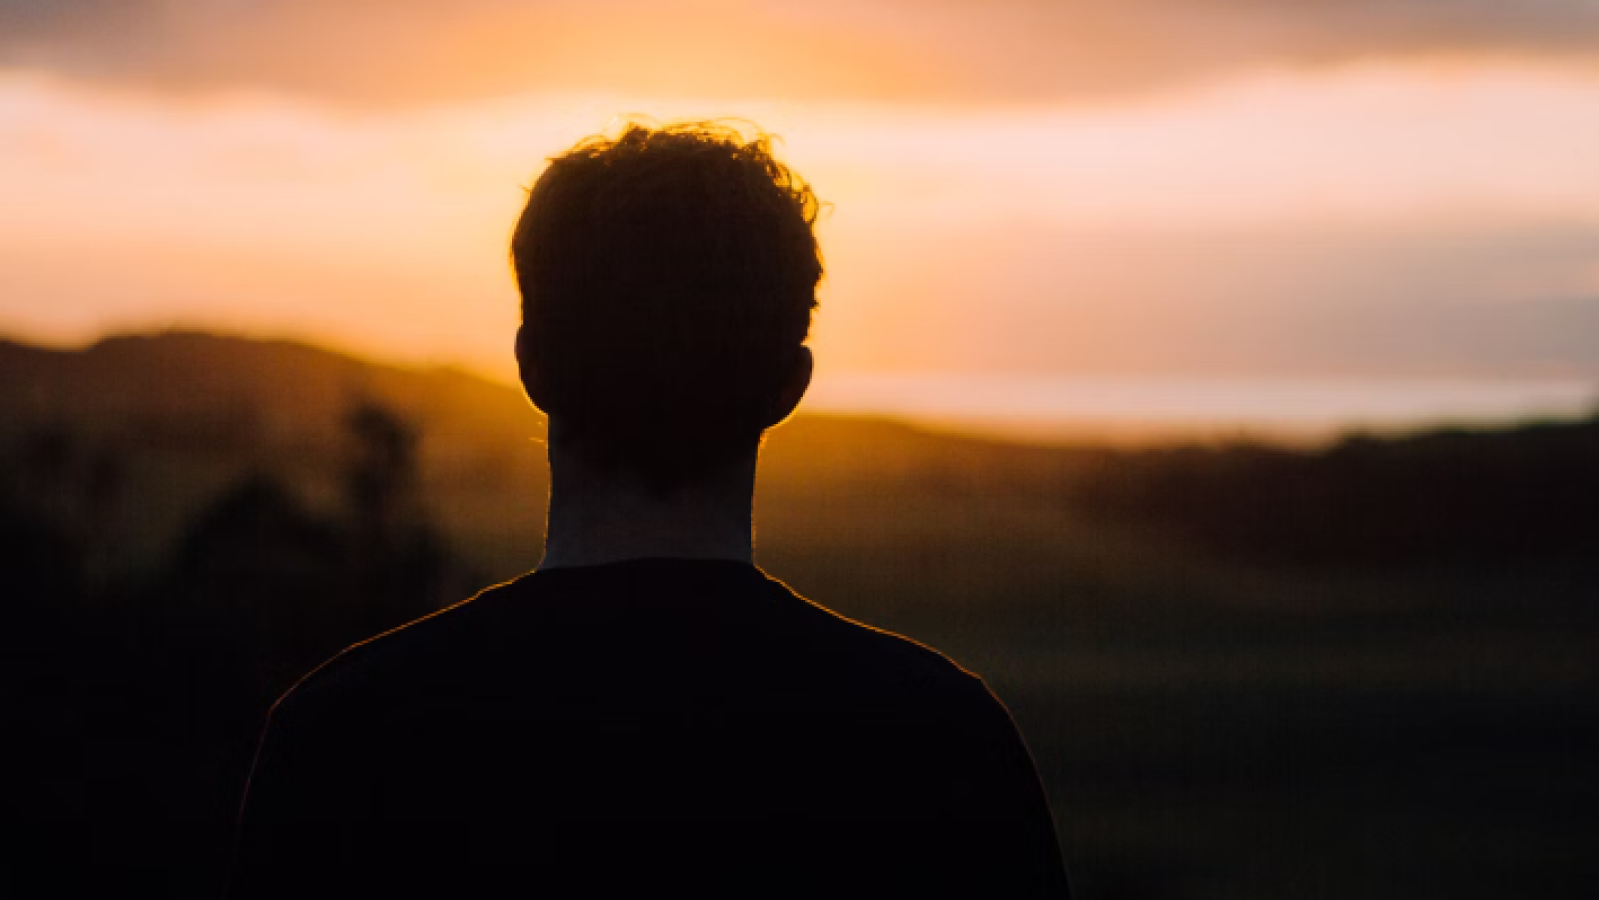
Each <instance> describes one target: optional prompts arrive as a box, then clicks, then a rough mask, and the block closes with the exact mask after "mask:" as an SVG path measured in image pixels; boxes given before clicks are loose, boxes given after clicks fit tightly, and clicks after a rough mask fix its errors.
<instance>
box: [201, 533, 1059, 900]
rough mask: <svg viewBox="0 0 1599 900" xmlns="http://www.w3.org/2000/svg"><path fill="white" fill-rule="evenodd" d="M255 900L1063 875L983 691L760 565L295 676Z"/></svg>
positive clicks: (262, 836) (859, 885)
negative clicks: (803, 593) (768, 573)
mask: <svg viewBox="0 0 1599 900" xmlns="http://www.w3.org/2000/svg"><path fill="white" fill-rule="evenodd" d="M231 880H232V885H231V892H232V895H233V896H235V897H237V898H254V897H266V896H272V897H278V896H282V897H288V896H294V897H306V896H320V895H334V894H338V895H342V896H351V895H363V894H365V895H373V896H377V895H380V894H381V895H387V896H394V895H396V894H411V895H420V894H424V893H431V892H439V893H438V895H439V896H455V897H461V896H472V895H473V892H481V893H482V894H483V895H485V896H522V895H546V896H585V895H588V896H624V895H628V896H632V895H638V894H646V893H647V894H668V895H674V894H678V893H685V894H686V895H688V896H704V895H726V896H751V897H755V896H774V895H827V896H904V895H912V894H920V895H924V896H925V895H936V896H957V895H974V896H990V897H998V896H1018V897H1020V896H1027V897H1033V896H1038V897H1063V896H1065V895H1066V893H1067V890H1066V881H1065V874H1064V870H1063V868H1062V865H1061V861H1060V855H1059V850H1058V847H1057V845H1056V843H1055V834H1054V828H1053V824H1052V821H1051V819H1050V814H1049V810H1048V808H1047V805H1046V803H1045V800H1044V795H1043V792H1042V790H1041V789H1040V786H1039V782H1038V778H1037V775H1036V773H1035V771H1034V768H1033V764H1032V760H1031V759H1030V758H1029V756H1028V754H1027V750H1026V748H1025V747H1024V746H1023V744H1022V742H1021V739H1020V737H1019V736H1018V734H1017V732H1016V728H1015V726H1014V725H1013V724H1012V722H1011V719H1010V716H1009V714H1008V713H1007V712H1006V710H1005V708H1004V707H1003V706H1002V705H1001V704H1000V703H999V701H997V700H996V699H995V698H994V696H993V695H992V694H991V693H989V691H988V689H987V688H986V687H985V686H984V685H983V683H982V681H981V680H979V679H978V678H977V677H976V676H974V675H972V674H970V673H968V672H966V671H965V670H963V669H961V668H960V667H958V666H956V665H955V664H954V663H952V662H950V661H949V660H948V659H947V658H945V657H944V656H942V655H940V654H939V653H937V652H936V651H933V650H931V649H929V648H927V647H924V646H922V645H920V644H917V643H915V642H913V641H910V640H907V639H905V638H902V637H899V636H897V635H893V634H890V633H887V632H884V631H879V630H876V629H872V628H869V627H866V626H864V625H860V624H858V623H856V622H852V621H850V620H849V619H845V618H843V617H841V616H838V615H836V614H834V613H832V612H829V611H828V610H826V609H823V608H821V607H819V606H817V605H815V604H812V603H810V602H808V601H806V600H804V599H803V598H801V597H799V596H797V595H795V594H794V593H793V592H792V591H790V590H789V589H788V588H787V587H785V586H784V585H782V584H781V583H779V582H777V581H774V580H771V579H769V578H767V577H766V576H765V575H764V574H763V573H762V572H761V571H760V570H759V569H757V568H756V567H754V566H752V565H749V564H746V563H737V562H729V561H695V560H675V559H641V560H631V561H628V562H622V563H614V564H611V565H603V566H592V567H583V568H567V569H560V568H557V569H546V570H542V571H539V572H535V573H531V574H528V575H524V576H522V577H521V578H519V579H517V580H515V581H513V582H510V583H508V584H504V585H501V586H499V587H495V588H491V589H489V590H486V591H484V592H483V593H481V594H479V595H478V596H477V597H475V598H473V599H471V600H469V601H467V602H465V603H461V604H459V605H457V606H454V607H451V608H450V609H448V610H445V611H443V612H441V613H438V614H436V615H432V616H429V617H427V618H424V619H421V620H419V621H417V622H413V623H412V624H410V625H408V626H406V627H404V628H401V629H397V630H395V631H391V632H388V633H387V634H384V635H381V636H379V637H377V638H374V639H372V640H370V641H366V642H365V643H362V644H358V645H356V646H354V647H351V648H350V649H348V650H346V651H344V652H343V653H342V654H340V655H339V656H337V657H335V658H334V659H333V660H332V661H330V662H329V663H327V664H325V665H323V666H322V667H321V668H319V669H317V670H316V671H315V672H313V673H312V674H311V675H309V676H307V677H306V678H305V679H304V680H302V681H301V682H300V683H299V684H298V685H297V686H296V687H295V688H294V689H293V690H292V691H290V692H289V693H288V694H287V695H286V696H284V698H283V699H282V700H280V701H279V702H278V704H277V706H276V707H274V709H273V712H272V716H271V719H270V722H269V725H268V728H267V730H266V733H265V735H264V736H263V738H262V744H261V748H260V751H259V754H258V756H257V759H256V763H255V769H254V772H253V774H252V776H251V780H250V787H249V792H248V797H247V799H246V802H245V806H244V809H243V812H242V815H241V818H240V830H239V841H238V850H237V857H236V860H235V865H234V871H233V875H232V879H231Z"/></svg>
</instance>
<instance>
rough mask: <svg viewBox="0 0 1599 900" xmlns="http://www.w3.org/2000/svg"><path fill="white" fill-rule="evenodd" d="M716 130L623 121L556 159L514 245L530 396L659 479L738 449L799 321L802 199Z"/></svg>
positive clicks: (813, 265)
mask: <svg viewBox="0 0 1599 900" xmlns="http://www.w3.org/2000/svg"><path fill="white" fill-rule="evenodd" d="M753 131H754V133H753V135H751V136H746V135H745V133H744V132H743V131H741V130H740V129H739V128H737V127H735V126H733V125H730V124H727V123H725V122H684V123H674V124H668V125H664V126H660V127H648V126H645V125H640V124H637V123H631V124H628V125H627V126H626V127H625V128H624V129H623V130H622V132H621V134H620V135H619V136H617V137H615V138H609V137H605V136H595V137H590V138H587V139H585V140H583V141H581V142H579V143H578V144H577V145H576V146H575V147H573V148H572V149H571V150H570V151H568V152H566V153H564V154H561V155H559V156H556V157H553V158H552V159H551V161H550V165H549V168H548V169H546V170H545V172H544V174H543V175H542V176H540V177H539V179H538V181H537V182H536V183H535V184H534V186H533V188H532V190H531V191H530V192H529V196H528V201H527V205H526V207H525V208H524V209H523V211H522V215H521V218H520V219H519V220H518V221H517V224H516V230H515V234H514V236H513V237H512V240H511V258H512V265H513V268H514V269H515V272H516V279H517V285H518V288H519V289H520V291H521V294H522V323H523V324H522V327H523V346H524V356H525V357H526V356H531V359H528V358H524V360H523V365H524V367H529V366H531V368H532V371H533V372H534V373H535V376H536V379H537V382H538V384H539V386H540V396H539V397H538V398H536V401H537V402H539V403H540V405H541V406H542V407H543V408H544V411H545V412H546V413H547V414H549V415H550V416H552V417H555V418H558V419H559V420H560V421H561V422H562V430H563V432H564V433H565V434H566V435H567V436H568V438H569V439H570V440H571V442H572V444H571V445H572V447H573V448H574V450H575V451H576V452H578V453H580V454H581V455H582V456H583V457H584V458H585V459H587V460H589V461H590V462H592V463H595V464H598V465H600V466H603V467H608V468H612V469H623V470H627V471H629V472H631V473H633V474H636V475H639V476H642V477H643V479H644V480H645V482H646V483H648V484H650V485H653V486H654V487H656V488H660V489H669V488H671V487H673V486H675V485H678V484H681V483H684V482H686V481H690V480H692V479H693V478H695V477H696V476H697V475H700V474H702V473H704V472H705V471H708V470H711V469H714V468H716V467H718V466H720V465H724V464H726V463H728V462H730V461H732V460H734V459H737V458H739V457H740V456H741V455H743V454H746V453H748V452H749V451H750V450H751V449H753V447H754V446H755V445H756V444H758V442H759V441H760V438H761V435H762V433H763V432H764V430H765V428H766V427H767V426H769V425H771V424H773V421H774V419H773V417H772V416H771V411H772V408H773V406H774V404H776V402H777V399H778V395H779V393H780V391H781V389H782V385H783V380H784V378H785V377H786V376H787V375H788V373H789V372H790V370H791V368H792V366H793V364H794V362H795V355H796V353H797V351H798V348H799V347H800V346H801V345H802V344H803V343H804V342H805V339H806V336H807V335H808V333H809V331H810V323H811V313H812V310H814V309H815V307H816V286H817V284H818V282H819V281H820V280H821V277H822V260H821V253H820V250H819V248H818V246H817V243H816V238H815V235H814V232H813V226H814V224H815V222H816V218H817V215H818V212H819V209H820V204H819V203H818V201H817V199H816V195H815V193H814V192H813V191H812V190H811V188H810V186H809V185H808V184H806V183H805V182H804V181H803V180H802V179H801V178H800V177H799V176H798V175H797V174H795V173H794V172H793V171H792V170H791V169H789V168H788V167H787V166H785V165H784V164H783V163H781V162H779V161H778V160H777V159H776V158H775V157H773V155H772V151H771V139H770V137H769V136H768V135H766V134H765V133H763V132H760V131H759V130H758V129H753Z"/></svg>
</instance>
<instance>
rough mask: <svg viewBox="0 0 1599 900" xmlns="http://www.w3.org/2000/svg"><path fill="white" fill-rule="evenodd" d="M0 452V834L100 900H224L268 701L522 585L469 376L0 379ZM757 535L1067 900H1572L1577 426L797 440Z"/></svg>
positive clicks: (1594, 740) (1583, 687)
mask: <svg viewBox="0 0 1599 900" xmlns="http://www.w3.org/2000/svg"><path fill="white" fill-rule="evenodd" d="M0 410H3V411H4V412H5V416H4V417H3V424H0V453H3V454H4V458H5V459H6V460H7V466H6V469H5V471H6V473H7V475H6V478H5V479H4V483H3V484H0V511H3V512H4V521H3V523H0V524H3V525H4V530H5V533H6V534H7V535H8V538H9V539H8V541H7V542H6V549H5V553H6V555H7V559H6V563H7V565H6V566H5V569H4V571H5V572H6V573H7V574H6V576H5V577H6V589H5V595H6V596H7V598H8V600H9V601H10V602H11V603H12V606H13V609H14V611H15V612H14V614H13V617H12V618H13V623H14V627H13V628H11V629H10V630H9V632H8V636H7V638H6V641H7V644H8V647H7V650H8V653H7V659H8V661H9V662H10V663H11V664H12V665H14V666H16V667H17V671H16V672H14V673H10V674H9V676H8V678H7V682H8V683H9V684H11V685H12V686H13V688H14V689H17V690H19V694H18V696H17V698H16V702H15V705H16V706H17V708H19V709H20V710H21V714H22V716H23V721H24V722H25V723H27V726H28V728H29V729H30V730H29V732H27V733H31V734H34V735H37V736H38V740H36V741H32V742H30V743H29V753H28V757H29V760H28V764H29V766H30V767H31V768H30V770H29V771H31V772H32V774H33V777H32V778H30V779H29V781H28V784H27V785H25V786H24V787H23V788H22V789H21V790H20V791H19V792H18V795H17V799H16V801H15V802H16V803H17V804H18V806H17V809H18V810H19V814H20V816H21V817H25V818H28V819H32V820H36V821H40V822H53V823H55V824H54V825H51V826H49V827H44V828H42V829H41V830H40V833H41V834H44V835H46V836H49V835H71V838H70V841H71V843H72V852H73V854H74V856H75V858H77V859H79V860H90V861H92V862H94V863H95V864H97V865H98V866H99V867H100V868H101V869H102V872H103V875H104V877H105V878H107V879H114V881H113V882H110V883H114V884H123V885H127V884H134V885H136V886H142V887H152V886H159V887H160V888H161V889H162V892H163V893H166V894H168V895H171V896H209V895H211V894H212V893H214V888H215V885H216V884H217V879H218V878H219V877H220V876H219V873H220V871H221V869H222V867H223V866H224V859H225V850H226V828H227V821H228V817H229V815H230V814H231V810H232V808H233V806H234V805H235V804H236V803H237V798H238V792H239V790H240V788H241V784H242V774H243V772H244V771H245V770H246V767H247V760H248V753H249V746H250V744H251V742H252V740H253V736H254V729H255V728H256V727H258V724H259V720H260V716H261V715H262V714H263V713H264V711H265V708H266V705H267V704H268V703H269V702H270V699H271V697H273V696H275V694H276V693H277V692H279V691H281V690H282V689H283V688H284V687H285V686H286V685H287V684H288V683H290V682H291V681H292V678H293V677H294V676H295V675H296V674H297V673H299V672H301V671H304V669H306V668H308V667H309V666H310V665H314V664H315V663H316V662H317V661H319V660H320V659H321V658H323V657H325V656H326V655H328V654H329V653H331V652H333V651H335V650H337V649H338V648H339V647H341V646H343V645H344V644H347V643H349V642H351V641H353V640H356V639H359V638H361V637H364V636H367V635H368V634H370V633H371V632H372V631H374V630H376V629H377V628H380V627H386V626H388V625H391V624H397V623H398V622H401V621H405V620H407V619H408V618H410V617H413V616H414V615H417V614H420V613H421V612H425V611H426V610H428V609H431V608H436V607H437V606H439V605H442V604H446V603H449V602H454V601H455V600H458V599H461V598H463V597H465V596H467V595H469V594H470V593H471V592H472V591H473V590H475V589H477V588H479V587H482V586H484V585H487V584H491V583H494V582H497V581H501V580H504V579H506V578H510V577H514V576H515V575H516V574H518V573H520V572H522V571H525V570H527V569H529V568H531V567H532V566H534V565H535V564H536V563H537V561H538V559H539V555H540V541H541V530H542V521H543V512H544V501H545V494H546V491H547V476H546V472H545V468H544V463H543V445H542V443H541V439H542V423H541V422H540V421H539V419H538V416H537V414H536V413H535V412H534V411H533V410H532V409H531V408H530V407H529V406H528V405H527V403H526V401H525V400H523V399H522V398H521V397H520V396H519V395H518V394H517V393H516V392H515V391H513V390H511V389H508V388H505V387H502V386H497V385H493V384H489V383H487V382H482V381H479V380H477V379H474V378H471V377H469V376H467V375H464V374H461V373H456V372H449V371H434V372H412V371H406V370H399V369H392V368H386V367H382V366H375V365H370V364H366V363H361V362H358V361H355V360H350V359H346V358H343V357H339V356H335V355H333V354H330V353H326V352H324V351H320V350H315V349H313V348H308V347H303V346H298V345H291V344H280V343H257V342H248V341H242V340H237V339H226V338H216V337H210V336H205V335H195V334H167V335H159V336H148V337H130V338H121V339H115V340H110V341H106V342H103V343H101V344H99V345H97V346H96V347H94V348H92V349H90V350H87V351H82V352H71V353H68V352H57V351H45V350H38V349H35V348H28V347H23V346H20V345H6V346H0ZM756 522H757V562H758V563H759V564H760V565H761V566H762V568H764V569H765V570H766V571H767V572H768V573H769V574H771V575H772V576H774V577H777V578H780V579H782V580H784V581H785V582H787V583H788V584H789V585H790V586H792V587H794V588H795V589H796V590H797V591H799V592H800V593H802V594H804V595H806V596H808V597H810V598H812V599H813V600H816V601H817V602H819V603H822V604H823V605H826V606H828V607H830V608H832V609H835V610H837V611H839V612H841V613H843V614H846V615H849V616H851V617H854V618H857V619H860V620H862V621H865V622H868V623H870V624H873V625H877V626H880V627H884V628H888V629H890V630H894V631H898V632H901V633H903V634H906V635H909V636H911V637H914V638H916V639H918V640H921V641H923V642H924V643H928V644H930V645H932V646H934V647H937V648H939V649H940V650H942V651H943V652H944V653H946V654H947V655H949V656H951V657H952V658H953V659H955V660H956V661H957V662H960V663H961V664H963V665H965V666H966V667H968V668H970V669H972V670H974V671H976V672H978V673H980V674H981V675H983V676H984V677H985V679H986V680H987V681H988V682H989V684H990V686H991V687H992V688H993V689H994V690H995V692H996V693H997V694H998V695H999V696H1000V697H1001V698H1002V699H1004V700H1005V701H1006V703H1007V704H1008V705H1009V706H1010V707H1011V709H1012V711H1013V713H1014V715H1015V717H1016V719H1017V721H1018V723H1019V724H1020V726H1021V728H1022V731H1023V733H1024V734H1025V736H1026V737H1027V739H1028V741H1029V744H1030V746H1031V748H1032V750H1033V753H1034V756H1035V758H1036V761H1037V763H1038V766H1039V770H1040V772H1041V774H1042V776H1043V779H1044V781H1045V784H1046V787H1047V789H1048V791H1049V793H1050V796H1051V800H1052V802H1053V804H1054V808H1055V811H1056V815H1057V820H1058V825H1059V832H1060V836H1061V841H1062V846H1063V849H1064V852H1065V855H1066V858H1067V861H1068V865H1069V868H1070V871H1071V876H1072V879H1073V883H1074V888H1075V890H1076V892H1077V894H1078V896H1080V897H1089V898H1107V900H1110V898H1210V897H1215V898H1278V897H1322V896H1327V897H1332V896H1362V897H1395V898H1422V897H1451V898H1463V897H1490V896H1492V897H1501V896H1517V897H1586V896H1593V895H1594V891H1595V889H1596V886H1599V861H1596V858H1599V854H1596V853H1595V852H1594V851H1593V848H1595V847H1599V762H1596V761H1599V662H1596V661H1599V420H1590V421H1586V422H1571V423H1546V424H1541V425H1527V426H1523V427H1519V428H1506V429H1504V430H1500V431H1484V432H1476V433H1473V432H1452V433H1433V434H1425V435H1416V436H1411V437H1403V438H1385V439H1375V438H1370V437H1359V436H1351V437H1350V438H1348V439H1346V440H1345V441H1343V442H1342V443H1340V444H1338V445H1337V446H1335V447H1331V448H1327V449H1324V450H1317V451H1310V450H1288V449H1279V448H1272V447H1267V446H1259V445H1242V444H1240V445H1230V446H1210V447H1186V448H1166V449H1148V450H1139V451H1134V450H1109V449H1099V448H1093V447H1087V446H1084V447H1028V446H1019V445H1007V444H1003V443H998V442H993V441H985V440H977V439H974V438H968V437H962V436H957V435H946V434H934V433H929V432H924V431H920V430H917V429H913V428H910V427H907V426H905V425H901V424H896V423H892V422H886V421H874V420H852V419H833V418H822V417H804V416H802V417H800V418H798V419H797V420H795V421H794V422H792V423H790V424H788V425H785V426H784V427H782V428H780V429H778V430H777V431H775V432H774V433H773V434H772V435H771V436H770V437H769V439H768V443H767V446H766V448H765V450H764V451H763V457H762V470H761V476H760V483H759V487H758V491H757V517H756ZM397 572H398V573H402V574H403V576H404V577H403V578H399V576H397V575H395V573H397ZM397 579H398V580H397ZM136 822H137V823H143V825H142V829H130V828H128V827H127V826H128V825H129V823H136ZM133 832H138V833H133ZM57 843H60V842H59V841H58V842H57ZM53 852H60V851H59V847H58V848H56V850H55V851H53ZM129 879H131V880H132V881H129Z"/></svg>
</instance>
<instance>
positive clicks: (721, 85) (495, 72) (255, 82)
mask: <svg viewBox="0 0 1599 900" xmlns="http://www.w3.org/2000/svg"><path fill="white" fill-rule="evenodd" d="M1596 51H1599V2H1594V0H1520V2H1516V3H1508V2H1503V0H1116V2H1114V3H1106V2H1103V0H810V2H808V3H804V4H798V3H779V2H776V0H753V2H746V3H739V4H733V3H726V2H716V0H690V2H677V3H671V4H666V3H659V2H649V0H581V2H580V0H451V2H449V3H440V2H437V0H388V2H382V3H379V2H377V0H187V2H179V0H0V68H9V69H13V70H16V69H23V70H35V71H44V72H47V73H51V74H55V75H59V76H62V77H66V78H70V79H81V80H91V81H97V82H101V83H110V84H115V85H120V86H137V87H144V88H154V89H158V90H164V91H179V92H183V91H188V92H194V91H202V92H203V91H213V90H219V89H220V90H231V89H260V90H269V91H276V92H284V93H289V94H298V95H304V96H311V97H314V98H318V99H322V100H328V101H333V102H339V103H350V104H357V105H366V104H385V105H390V104H410V103H423V102H431V101H440V100H451V99H459V98H466V97H482V96H493V95H504V94H518V93H530V92H542V91H565V92H597V93H598V92H615V93H624V94H633V95H637V94H640V93H642V92H649V93H655V94H667V95H678V96H701V97H726V98H747V97H754V96H765V97H771V96H776V97H785V98H793V99H839V98H859V99H877V100H923V101H949V102H994V101H1023V102H1025V101H1041V100H1042V101H1049V100H1059V99H1085V98H1087V99H1091V98H1096V97H1104V96H1121V95H1125V94H1127V93H1129V92H1137V91H1147V90H1158V89H1161V88H1166V87H1171V86H1175V85H1182V84H1188V83H1193V82H1196V81H1203V80H1206V79H1210V78H1215V77H1218V76H1224V75H1227V74H1230V73H1236V72H1239V71H1247V70H1249V69H1255V68H1264V67H1282V66H1328V65H1338V64H1342V63H1349V62H1357V61H1366V60H1372V59H1394V58H1424V59H1432V58H1440V57H1442V58H1459V57H1468V58H1472V57H1483V56H1489V57H1510V58H1516V59H1531V60H1537V61H1546V62H1555V63H1561V64H1571V65H1593V64H1594V62H1593V61H1594V60H1599V52H1596Z"/></svg>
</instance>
